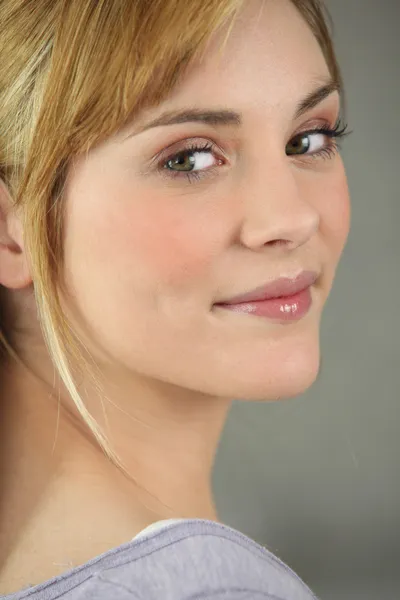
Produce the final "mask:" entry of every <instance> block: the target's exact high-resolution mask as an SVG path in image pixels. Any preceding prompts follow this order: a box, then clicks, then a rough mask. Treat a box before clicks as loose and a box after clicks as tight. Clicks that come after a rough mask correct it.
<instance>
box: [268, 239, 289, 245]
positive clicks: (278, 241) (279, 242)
mask: <svg viewBox="0 0 400 600" xmlns="http://www.w3.org/2000/svg"><path fill="white" fill-rule="evenodd" d="M289 244H290V242H289V240H284V239H276V240H270V241H269V242H267V243H266V246H273V247H280V246H288V245H289Z"/></svg>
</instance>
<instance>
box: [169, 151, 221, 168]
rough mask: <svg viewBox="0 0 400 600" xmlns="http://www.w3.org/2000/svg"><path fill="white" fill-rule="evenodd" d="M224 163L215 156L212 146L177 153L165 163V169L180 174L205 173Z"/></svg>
mask: <svg viewBox="0 0 400 600" xmlns="http://www.w3.org/2000/svg"><path fill="white" fill-rule="evenodd" d="M221 163H222V161H221V160H220V159H218V158H217V157H216V156H214V153H213V147H212V145H209V144H208V145H206V146H204V147H198V146H195V147H192V148H188V149H187V150H181V151H180V152H177V153H176V154H174V155H173V156H171V157H170V158H168V159H167V160H166V161H165V162H164V165H163V166H164V168H165V169H167V170H169V171H175V172H178V173H179V172H180V173H192V172H194V171H205V170H207V169H210V168H212V167H214V166H216V165H218V164H221Z"/></svg>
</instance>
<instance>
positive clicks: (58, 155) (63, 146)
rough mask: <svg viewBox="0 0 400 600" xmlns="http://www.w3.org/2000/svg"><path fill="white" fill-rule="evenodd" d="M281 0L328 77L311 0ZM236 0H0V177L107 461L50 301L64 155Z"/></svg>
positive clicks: (124, 107) (46, 321)
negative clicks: (295, 13) (296, 13)
mask: <svg viewBox="0 0 400 600" xmlns="http://www.w3.org/2000/svg"><path fill="white" fill-rule="evenodd" d="M292 1H293V3H294V4H295V5H296V6H297V8H298V9H299V10H300V12H301V13H302V14H303V15H304V17H305V19H306V20H307V21H308V23H309V24H310V26H311V28H312V30H313V31H314V33H315V35H316V37H317V39H318V41H319V43H320V45H321V48H322V50H323V52H324V55H325V57H326V59H327V62H328V65H329V67H330V69H331V72H332V75H333V76H334V77H335V79H340V74H339V69H338V67H337V63H336V60H335V56H334V52H333V48H332V43H331V40H330V37H329V33H328V29H327V26H326V24H325V21H324V17H323V13H322V10H321V5H320V3H319V2H318V1H317V0H292ZM241 2H242V0H201V2H184V3H182V2H180V1H179V0H151V2H149V1H148V0H135V1H132V0H1V1H0V56H1V68H0V177H1V178H2V179H3V181H4V182H5V184H6V186H7V187H8V190H9V192H10V195H11V197H12V198H13V200H14V202H15V204H16V206H18V207H21V209H22V213H23V215H24V231H25V238H26V239H25V241H26V247H27V249H28V254H29V259H30V264H31V269H32V277H33V282H34V291H35V297H36V302H37V307H38V313H39V318H40V323H41V326H42V329H43V334H44V338H45V340H46V343H47V346H48V348H49V351H50V354H51V357H52V359H53V361H54V364H55V366H56V368H57V370H58V372H59V374H60V376H61V378H62V380H63V382H64V384H65V386H66V388H67V390H68V392H69V394H70V395H71V397H72V399H73V400H74V402H75V404H76V406H77V408H78V410H79V411H80V413H81V415H82V417H83V419H84V421H85V422H86V423H87V425H88V426H89V428H90V429H91V431H92V433H93V434H94V435H95V437H96V438H97V440H98V441H99V443H100V444H101V445H102V447H103V448H104V450H105V451H106V452H107V454H108V455H109V456H110V457H111V458H112V459H114V460H115V461H116V462H117V457H116V456H115V455H114V454H113V451H112V449H111V448H110V447H109V445H108V444H107V440H106V437H105V435H104V433H103V432H102V431H101V429H100V428H99V426H98V424H97V423H96V421H95V420H94V419H93V417H92V416H91V414H90V413H89V412H88V410H87V409H86V407H85V404H84V402H83V400H82V398H81V396H80V394H79V392H78V389H77V384H76V381H75V380H74V377H73V376H72V371H73V370H75V369H76V368H77V367H80V368H82V369H84V370H85V373H87V372H88V371H89V372H90V373H91V374H92V376H93V380H94V381H95V382H96V381H98V378H97V376H96V370H95V366H94V365H93V364H90V357H89V355H88V353H86V351H85V349H84V347H83V345H82V343H80V341H79V339H78V338H77V335H76V334H75V333H74V331H73V330H72V328H71V327H70V325H69V323H68V321H67V319H66V318H65V315H64V313H63V310H62V304H61V293H62V275H63V244H62V241H63V190H64V185H65V182H66V176H67V173H68V169H69V166H70V164H71V161H72V159H73V158H74V157H75V156H77V155H79V154H82V153H86V152H88V151H89V150H90V149H91V148H93V147H94V146H95V145H96V144H98V143H100V142H101V141H103V140H105V139H106V138H107V137H108V136H110V135H112V134H113V133H115V132H116V131H117V130H118V129H119V128H121V127H123V126H124V125H125V124H127V122H128V121H129V120H130V119H132V117H134V116H135V114H137V113H138V111H140V109H141V108H143V107H148V106H151V105H154V104H157V103H158V102H160V101H161V100H162V99H163V98H164V97H165V96H166V95H167V94H168V93H169V92H170V90H171V89H172V88H173V86H174V85H175V84H176V82H177V81H178V79H179V77H180V76H181V75H182V73H183V72H184V69H185V67H186V66H187V65H188V64H189V62H190V61H191V59H193V58H194V57H195V56H196V55H198V53H200V52H201V51H202V50H203V49H204V48H205V46H206V43H207V41H208V39H209V38H210V36H211V34H212V33H213V32H214V31H215V30H216V29H218V28H219V27H220V26H221V25H222V24H224V23H226V22H231V19H232V17H233V16H234V15H235V13H236V11H237V9H238V8H239V7H240V4H241ZM105 49H106V50H105ZM0 325H1V323H0ZM1 337H2V341H3V345H4V347H7V348H8V350H9V351H10V352H12V349H11V348H10V347H9V345H8V344H7V340H6V339H5V337H4V335H2V336H1Z"/></svg>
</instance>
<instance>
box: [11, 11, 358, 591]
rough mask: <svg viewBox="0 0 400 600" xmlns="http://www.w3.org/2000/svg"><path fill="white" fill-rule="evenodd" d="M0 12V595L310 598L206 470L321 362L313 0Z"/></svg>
mask: <svg viewBox="0 0 400 600" xmlns="http://www.w3.org/2000/svg"><path fill="white" fill-rule="evenodd" d="M0 23H1V30H0V51H1V52H0V54H1V57H2V65H1V71H0V169H1V180H2V182H1V194H0V198H1V203H0V206H1V244H0V283H1V286H2V288H1V291H2V298H1V309H2V323H1V325H2V330H3V346H4V353H3V357H2V363H1V382H2V390H1V391H2V419H1V423H2V427H3V430H2V436H1V440H2V449H1V457H2V479H1V485H2V487H1V500H2V504H1V506H2V509H1V522H0V530H1V531H2V543H1V570H0V590H1V593H2V594H3V596H2V597H7V598H10V599H11V598H12V599H13V600H17V599H20V598H21V599H22V598H27V597H29V598H30V599H34V600H49V599H50V598H51V599H53V598H59V597H61V596H62V597H63V599H68V600H69V599H77V598H79V599H83V598H85V599H86V598H100V599H103V598H121V599H124V600H125V599H131V598H132V599H133V598H136V599H137V598H146V599H148V598H163V599H166V598H173V599H174V600H177V599H181V598H182V599H183V598H184V599H188V598H200V597H201V598H207V599H211V598H212V599H214V600H216V599H220V598H221V599H222V598H229V599H236V600H244V599H249V598H267V599H269V600H272V599H274V600H276V599H277V598H279V599H281V600H288V599H290V600H292V599H300V598H301V599H306V598H307V599H309V598H313V597H314V596H313V595H312V593H311V592H310V591H309V589H308V588H307V587H306V586H305V585H304V584H303V583H302V582H301V581H300V580H299V579H298V578H297V577H296V576H295V575H294V574H293V573H292V572H291V571H290V570H289V569H288V568H287V567H285V565H283V564H282V563H281V562H280V561H278V559H276V558H274V557H273V556H272V555H271V554H270V553H269V552H267V551H266V550H264V549H263V548H261V547H260V546H258V545H257V544H256V543H255V542H253V541H251V540H249V539H247V538H246V537H245V536H243V535H242V534H240V533H238V532H235V531H233V530H232V529H230V528H228V527H225V526H224V525H222V524H221V523H219V522H218V517H217V514H216V509H215V506H214V502H213V498H212V492H211V486H210V473H211V469H212V465H213V459H214V455H215V450H216V447H217V444H218V439H219V437H220V434H221V430H222V428H223V425H224V421H225V419H226V415H227V412H228V410H229V406H230V403H231V400H232V399H234V398H247V399H253V400H261V399H276V398H280V397H290V396H293V395H295V394H298V393H300V392H302V391H303V390H305V389H306V388H307V387H309V386H310V385H311V384H312V382H313V381H314V379H315V377H316V375H317V372H318V368H319V325H320V317H321V311H322V308H323V305H324V303H325V300H326V298H327V296H328V294H329V291H330V288H331V285H332V280H333V277H334V272H335V269H336V266H337V263H338V260H339V257H340V254H341V252H342V249H343V246H344V244H345V239H346V236H347V232H348V222H349V206H348V190H347V185H346V177H345V173H344V168H343V165H342V161H341V158H340V156H339V153H338V140H339V138H340V137H341V136H342V135H344V127H343V125H342V124H341V122H340V92H341V79H340V74H339V69H338V66H337V63H336V59H335V56H334V52H333V48H332V43H331V40H330V38H329V33H328V30H327V27H326V24H325V22H324V20H323V13H322V8H321V6H320V4H319V2H318V0H272V1H269V2H265V1H263V0H249V1H247V2H245V3H241V2H239V1H238V0H201V2H186V3H178V2H177V1H176V0H152V2H146V1H145V0H136V1H135V2H130V1H128V0H126V1H123V0H120V1H118V2H115V1H110V0H97V1H93V0H69V1H68V2H65V1H63V0H2V2H1V3H0ZM171 519H172V521H171ZM150 525H151V527H150V529H146V528H147V527H148V526H150ZM144 530H146V531H144ZM4 594H5V595H6V596H4ZM7 594H8V595H7Z"/></svg>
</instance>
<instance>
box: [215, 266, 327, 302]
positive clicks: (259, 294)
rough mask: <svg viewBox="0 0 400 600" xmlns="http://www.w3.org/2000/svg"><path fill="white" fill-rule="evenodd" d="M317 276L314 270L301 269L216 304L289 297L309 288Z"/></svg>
mask: <svg viewBox="0 0 400 600" xmlns="http://www.w3.org/2000/svg"><path fill="white" fill-rule="evenodd" d="M317 278H318V274H317V273H315V272H314V271H303V272H302V273H301V274H300V275H298V276H297V277H295V278H294V279H293V278H289V277H281V278H279V279H276V280H275V281H272V282H271V283H267V284H266V285H263V286H260V287H258V288H256V289H254V290H253V291H251V292H248V293H246V294H243V295H240V296H235V297H233V298H230V299H228V300H223V301H222V302H218V304H217V306H218V305H221V306H224V305H228V306H229V305H233V304H244V303H249V302H260V301H266V300H272V299H274V298H290V297H291V296H295V295H296V294H298V293H300V292H302V291H304V290H306V289H307V288H309V287H310V286H311V285H313V284H314V283H315V281H316V280H317Z"/></svg>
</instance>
